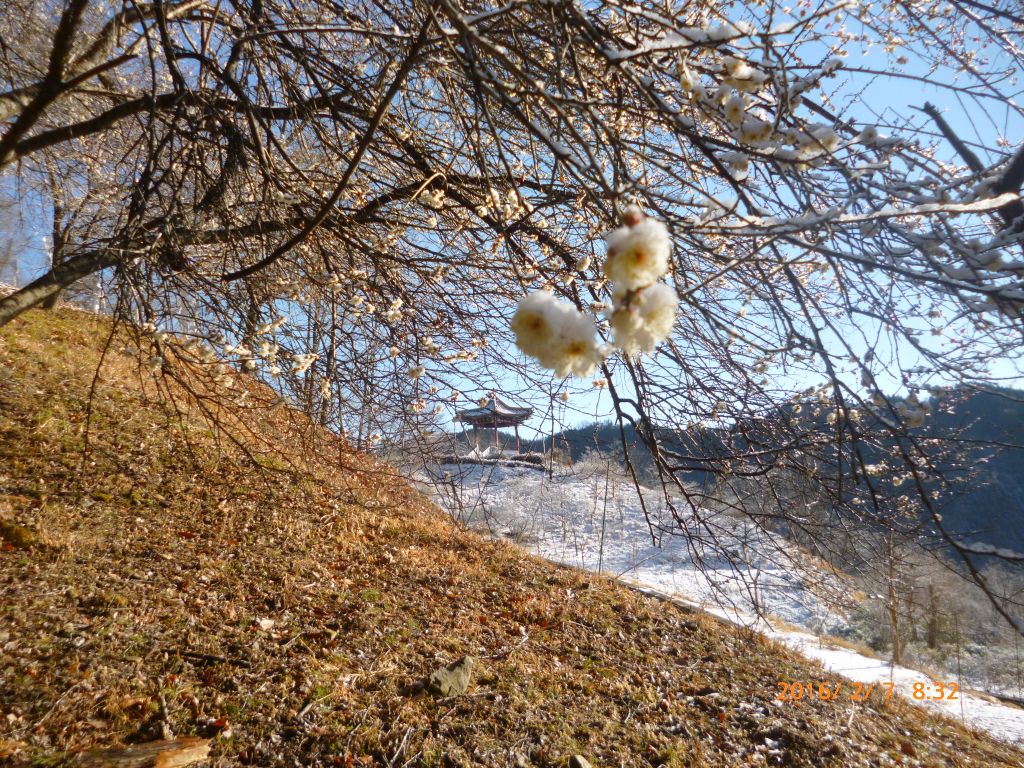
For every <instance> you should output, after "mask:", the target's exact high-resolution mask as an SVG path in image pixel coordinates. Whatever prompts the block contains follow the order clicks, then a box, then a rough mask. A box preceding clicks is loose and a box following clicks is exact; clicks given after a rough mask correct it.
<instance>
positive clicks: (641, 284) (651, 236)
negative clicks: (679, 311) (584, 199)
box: [604, 206, 678, 355]
mask: <svg viewBox="0 0 1024 768" xmlns="http://www.w3.org/2000/svg"><path fill="white" fill-rule="evenodd" d="M623 219H624V224H623V226H621V227H619V228H618V229H616V230H615V231H614V232H612V233H611V234H610V235H608V241H607V244H608V249H607V256H606V258H605V263H604V273H605V276H606V277H607V278H608V280H609V282H610V283H611V285H612V301H613V305H612V311H611V325H612V330H614V331H615V337H614V343H615V346H616V347H618V348H619V349H621V350H622V351H623V352H625V353H626V354H627V355H638V354H641V353H643V352H653V351H654V348H655V347H656V346H658V344H660V343H661V342H662V341H664V340H665V339H667V338H668V336H669V334H670V333H671V332H672V326H673V325H674V324H675V321H676V305H677V303H678V296H677V295H676V292H675V289H674V288H672V287H671V286H670V285H666V284H665V283H662V282H660V280H661V278H663V277H664V276H665V274H666V273H667V272H668V267H669V256H670V255H671V253H672V241H671V239H670V238H669V234H668V229H666V228H665V225H664V224H662V223H661V222H660V221H656V220H654V219H650V218H647V217H645V216H644V214H643V212H642V211H641V210H640V209H639V208H637V207H636V206H630V207H629V208H627V209H626V212H625V215H624V217H623Z"/></svg>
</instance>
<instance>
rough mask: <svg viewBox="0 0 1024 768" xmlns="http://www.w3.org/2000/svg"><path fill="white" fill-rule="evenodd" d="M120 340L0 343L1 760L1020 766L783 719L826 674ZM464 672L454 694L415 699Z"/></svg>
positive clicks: (815, 704) (900, 732)
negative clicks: (153, 757)
mask: <svg viewBox="0 0 1024 768" xmlns="http://www.w3.org/2000/svg"><path fill="white" fill-rule="evenodd" d="M108 341H109V344H108V343H107V342H108ZM146 343H148V342H146ZM136 344H137V340H136V339H133V338H132V337H131V335H130V334H129V333H127V332H126V331H123V330H119V331H117V332H116V333H112V331H111V327H110V325H109V323H108V322H107V321H105V320H101V319H98V318H95V317H92V316H89V315H86V314H83V313H80V312H77V311H74V310H70V309H68V310H59V311H57V312H50V313H46V312H42V311H36V312H32V313H29V314H28V315H26V316H23V317H22V318H20V319H18V320H16V321H14V322H13V323H11V324H9V325H8V326H6V327H4V328H2V329H0V520H2V521H3V525H4V527H3V528H2V529H0V534H2V539H3V540H2V541H0V764H9V765H33V766H50V765H62V764H69V765H71V764H75V763H76V762H77V761H79V759H80V757H81V756H82V755H83V754H84V753H86V752H88V751H89V750H94V749H106V748H117V747H124V746H125V745H129V744H133V743H140V742H148V741H152V740H155V739H169V738H174V737H206V738H210V739H212V750H211V753H210V760H209V763H208V764H210V765H214V766H237V765H259V766H278V765H280V766H352V765H355V766H361V765H367V766H368V765H388V766H412V765H417V766H418V765H424V766H433V765H440V766H471V765H481V766H484V765H486V766H502V765H514V766H530V765H536V766H565V765H567V764H568V761H569V758H570V757H571V756H573V755H576V754H579V755H583V756H585V757H586V758H587V759H588V760H589V761H590V763H591V764H592V765H594V766H618V765H623V766H656V765H671V766H742V765H779V766H888V765H906V766H986V767H987V766H1022V765H1024V753H1022V752H1020V751H1018V750H1015V749H1014V748H1012V747H1010V746H1007V745H1005V744H1001V743H999V742H996V741H993V740H992V739H990V738H988V737H987V736H985V735H983V734H979V733H974V732H971V731H969V730H967V729H965V728H964V727H962V726H961V725H960V724H958V723H956V722H953V721H947V720H941V719H936V718H934V717H931V716H929V715H927V714H925V713H924V712H922V711H921V710H919V709H916V708H913V707H912V706H911V705H909V704H906V703H904V702H902V701H899V700H892V701H890V702H889V703H884V702H883V700H882V699H883V696H882V694H881V693H880V692H876V693H875V694H873V696H872V698H871V699H870V700H869V701H865V702H852V701H850V700H849V698H848V697H844V698H843V699H842V700H837V701H822V700H814V701H811V702H808V701H803V702H800V703H793V702H781V701H776V700H775V699H776V696H777V694H778V693H779V687H778V682H779V681H780V680H782V681H789V682H793V681H811V682H814V683H815V684H817V683H821V682H831V683H832V684H833V685H835V683H836V682H838V678H835V677H834V676H832V675H830V674H828V673H826V672H825V671H824V670H823V669H822V668H821V667H819V666H817V665H815V664H814V663H812V662H808V661H806V660H804V659H802V658H799V657H797V656H795V655H794V654H793V653H791V652H789V651H787V650H785V649H783V648H781V647H779V646H776V645H773V644H772V643H770V642H768V641H766V640H764V639H763V638H762V637H760V636H759V635H757V634H753V633H751V632H748V631H745V630H742V629H737V628H734V627H732V626H728V625H725V624H722V623H720V622H718V621H717V620H715V619H713V618H710V617H707V616H704V615H701V614H697V613H690V612H686V611H685V610H684V609H681V608H678V607H675V606H672V605H670V604H667V603H664V602H661V601H658V600H656V599H653V598H650V597H646V596H643V595H640V594H638V593H636V592H634V591H631V590H629V589H626V588H624V587H622V586H619V585H616V584H614V583H612V582H610V581H608V580H605V579H603V578H600V577H597V576H594V575H592V574H586V573H582V572H578V571H574V570H570V569H567V568H562V567H558V566H554V565H551V564H548V563H546V562H543V561H540V560H538V559H535V558H532V557H530V556H528V555H527V554H524V553H523V552H522V551H521V550H519V549H517V548H516V547H514V546H513V545H510V544H505V543H500V542H494V541H489V540H485V539H482V538H480V537H478V536H476V535H474V534H472V533H470V532H467V531H463V530H459V529H458V528H457V527H456V526H455V525H453V524H452V523H451V522H450V521H449V520H448V518H446V517H445V516H444V515H443V514H442V513H441V512H440V511H439V510H438V509H437V508H435V507H433V506H432V505H431V504H430V503H429V502H428V501H427V500H426V499H425V498H424V497H422V496H421V495H419V494H418V493H416V492H414V491H413V490H411V489H410V487H409V486H408V485H407V484H406V483H405V482H404V481H403V480H402V479H401V478H399V477H397V476H396V475H395V474H394V472H393V471H392V470H391V469H390V468H389V467H387V466H385V465H382V464H380V463H378V462H376V461H375V460H374V459H372V458H371V457H368V456H365V455H360V454H358V453H355V452H353V451H352V450H350V449H348V448H347V447H346V446H345V445H344V444H343V443H342V442H340V441H339V440H337V439H335V438H334V437H332V436H331V435H330V434H329V433H326V432H324V431H322V430H319V429H317V428H316V427H314V426H313V425H311V424H310V423H309V422H308V421H306V420H304V419H303V418H302V417H301V416H300V415H299V414H297V413H296V412H294V411H290V410H289V409H287V408H284V407H282V406H281V405H280V403H277V402H276V398H275V396H274V395H273V393H272V392H270V391H269V390H268V389H266V388H264V387H262V386H259V385H257V384H255V383H254V382H252V381H251V380H249V379H247V378H245V377H243V376H241V375H235V374H232V375H231V376H229V377H227V378H228V379H230V381H229V382H228V383H230V384H231V387H230V389H229V388H227V387H226V385H225V384H224V380H223V379H222V382H221V383H220V384H214V383H213V382H212V381H211V380H210V377H208V376H207V375H205V374H204V373H203V372H202V370H201V366H191V365H187V364H186V363H185V362H184V361H183V360H181V359H178V358H176V357H175V355H173V354H171V353H167V354H166V355H165V357H167V359H168V360H169V361H170V363H169V365H170V369H169V371H168V372H166V373H165V374H161V375H158V376H156V377H153V376H152V375H151V374H150V373H149V371H148V369H147V365H146V361H147V359H148V355H149V352H148V350H147V352H145V353H142V354H141V355H140V354H139V353H138V351H137V346H136ZM105 347H106V349H107V351H106V353H105V355H104V359H103V363H102V365H100V357H101V350H103V349H104V348H105ZM133 350H134V351H133ZM241 392H248V393H249V394H248V395H246V396H245V405H244V406H234V405H231V404H230V401H232V400H239V399H240V397H239V395H240V393H241ZM215 421H216V422H219V424H220V426H217V425H215V423H214V422H215ZM465 656H471V657H473V659H474V662H473V663H472V675H471V678H470V680H469V687H468V689H467V690H466V691H465V692H464V693H461V694H457V695H450V696H442V695H437V694H436V690H438V687H437V686H431V687H430V688H432V689H433V690H434V691H435V693H432V692H431V691H430V690H427V688H426V687H425V686H424V681H426V680H427V679H428V678H429V677H430V675H431V674H432V673H433V672H435V671H436V670H438V669H439V668H441V667H444V666H446V665H450V664H453V662H456V661H458V660H459V659H461V658H462V657H465ZM445 690H448V689H445Z"/></svg>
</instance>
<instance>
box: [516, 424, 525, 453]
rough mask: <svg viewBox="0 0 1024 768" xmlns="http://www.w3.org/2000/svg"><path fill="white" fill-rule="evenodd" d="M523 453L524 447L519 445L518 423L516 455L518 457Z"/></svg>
mask: <svg viewBox="0 0 1024 768" xmlns="http://www.w3.org/2000/svg"><path fill="white" fill-rule="evenodd" d="M522 452H523V449H522V447H521V445H520V443H519V424H518V423H517V424H516V454H517V455H518V454H520V453H522Z"/></svg>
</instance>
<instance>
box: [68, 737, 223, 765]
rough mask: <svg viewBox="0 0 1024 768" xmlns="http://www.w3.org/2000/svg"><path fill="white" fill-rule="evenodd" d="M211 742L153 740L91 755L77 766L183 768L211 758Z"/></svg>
mask: <svg viewBox="0 0 1024 768" xmlns="http://www.w3.org/2000/svg"><path fill="white" fill-rule="evenodd" d="M209 756H210V740H209V739H197V738H184V739H174V740H173V741H150V742H147V743H145V744H133V745H132V746H130V747H128V748H127V749H108V750H97V751H93V752H89V753H88V754H86V755H84V756H83V757H82V759H81V760H80V761H76V762H75V763H74V765H76V766H88V768H182V767H183V766H186V765H192V764H194V763H198V762H201V761H204V760H207V759H209Z"/></svg>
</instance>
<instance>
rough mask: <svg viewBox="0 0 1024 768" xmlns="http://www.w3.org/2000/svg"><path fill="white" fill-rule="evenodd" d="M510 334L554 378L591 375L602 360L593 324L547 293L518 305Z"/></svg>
mask: <svg viewBox="0 0 1024 768" xmlns="http://www.w3.org/2000/svg"><path fill="white" fill-rule="evenodd" d="M512 331H513V333H515V335H516V345H517V346H518V347H519V349H521V350H522V351H523V352H524V353H525V354H527V355H530V356H531V357H534V358H536V359H537V360H538V362H540V364H541V365H542V366H544V367H545V368H550V369H551V370H553V371H554V372H555V375H557V376H568V375H570V374H574V375H576V376H590V375H591V374H592V373H593V372H594V370H596V368H597V366H598V364H599V363H600V362H601V361H602V360H603V359H604V354H603V350H602V349H601V347H600V345H599V344H598V343H597V340H596V338H595V336H596V332H597V329H596V327H595V326H594V323H593V321H592V320H591V319H590V318H588V317H587V316H586V315H584V314H583V313H581V312H579V311H578V310H577V309H576V308H575V307H573V306H572V305H570V304H568V303H566V302H560V301H558V300H557V299H555V297H554V296H553V295H552V294H550V293H548V292H547V291H535V292H533V293H531V294H529V295H528V296H527V297H526V298H524V299H523V300H522V301H521V302H520V303H519V307H518V308H517V309H516V313H515V315H513V317H512Z"/></svg>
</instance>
